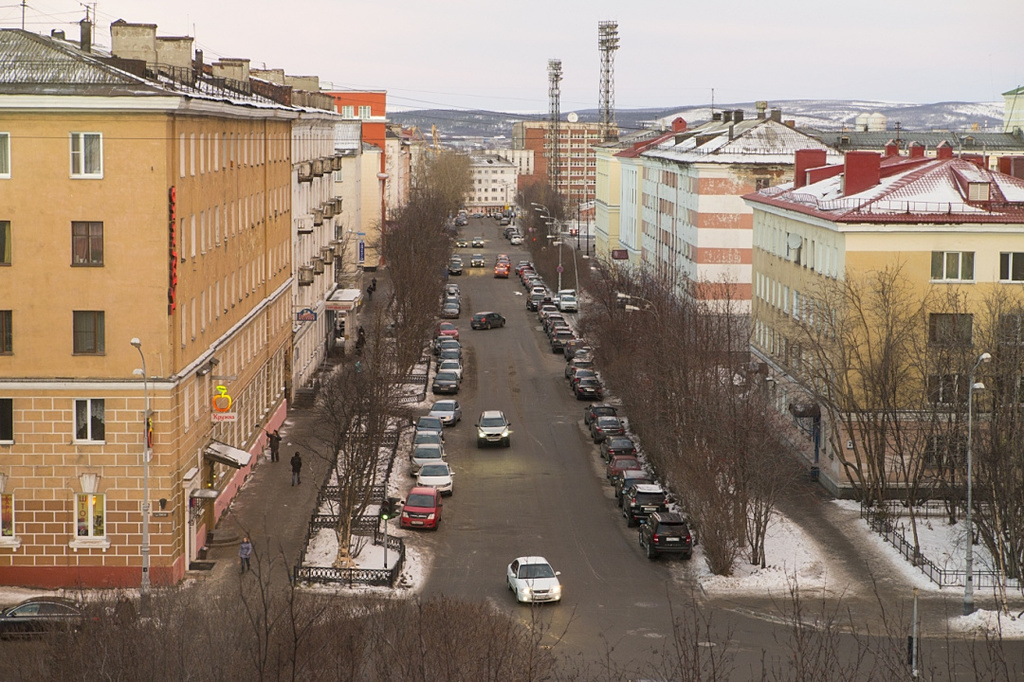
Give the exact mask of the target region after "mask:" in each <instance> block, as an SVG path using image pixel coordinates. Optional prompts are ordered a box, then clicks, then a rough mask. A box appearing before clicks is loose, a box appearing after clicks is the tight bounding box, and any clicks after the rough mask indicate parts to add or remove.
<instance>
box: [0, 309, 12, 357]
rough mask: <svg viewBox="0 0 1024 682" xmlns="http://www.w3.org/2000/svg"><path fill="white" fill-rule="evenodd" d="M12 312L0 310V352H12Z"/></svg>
mask: <svg viewBox="0 0 1024 682" xmlns="http://www.w3.org/2000/svg"><path fill="white" fill-rule="evenodd" d="M12 316H13V312H12V311H10V310H0V354H8V353H13V352H14V331H13V329H12V328H11V324H12V322H13V320H12Z"/></svg>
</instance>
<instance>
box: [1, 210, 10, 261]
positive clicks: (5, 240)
mask: <svg viewBox="0 0 1024 682" xmlns="http://www.w3.org/2000/svg"><path fill="white" fill-rule="evenodd" d="M10 264H11V221H10V220H0V265H10Z"/></svg>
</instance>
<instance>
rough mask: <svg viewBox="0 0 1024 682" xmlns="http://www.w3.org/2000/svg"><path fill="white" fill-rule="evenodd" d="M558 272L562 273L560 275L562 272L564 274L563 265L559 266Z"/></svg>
mask: <svg viewBox="0 0 1024 682" xmlns="http://www.w3.org/2000/svg"><path fill="white" fill-rule="evenodd" d="M557 272H560V273H561V272H563V268H562V266H561V265H559V266H558V268H557Z"/></svg>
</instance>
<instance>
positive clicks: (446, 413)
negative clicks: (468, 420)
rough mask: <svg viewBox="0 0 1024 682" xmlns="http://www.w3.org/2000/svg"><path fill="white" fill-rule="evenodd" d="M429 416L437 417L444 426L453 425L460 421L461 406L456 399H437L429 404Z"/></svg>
mask: <svg viewBox="0 0 1024 682" xmlns="http://www.w3.org/2000/svg"><path fill="white" fill-rule="evenodd" d="M429 416H431V417H437V418H438V419H440V420H441V423H442V424H444V425H445V426H455V425H456V424H458V423H459V422H460V421H462V406H461V405H459V401H458V400H438V401H437V402H435V403H434V404H433V406H431V408H430V415H429Z"/></svg>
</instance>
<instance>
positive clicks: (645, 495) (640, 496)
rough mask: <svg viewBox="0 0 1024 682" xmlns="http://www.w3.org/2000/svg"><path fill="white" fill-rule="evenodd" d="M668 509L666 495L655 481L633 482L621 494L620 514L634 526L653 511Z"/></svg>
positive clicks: (627, 522) (627, 523) (628, 524)
mask: <svg viewBox="0 0 1024 682" xmlns="http://www.w3.org/2000/svg"><path fill="white" fill-rule="evenodd" d="M666 511H668V497H667V496H666V495H665V491H664V489H663V488H662V487H661V486H660V485H658V484H657V483H634V484H632V485H631V486H629V488H627V489H626V492H625V493H623V495H622V515H623V516H624V517H626V525H627V526H630V527H632V526H635V525H637V524H638V523H640V522H641V521H643V520H644V519H646V518H647V517H649V516H650V515H651V514H653V513H655V512H666Z"/></svg>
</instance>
